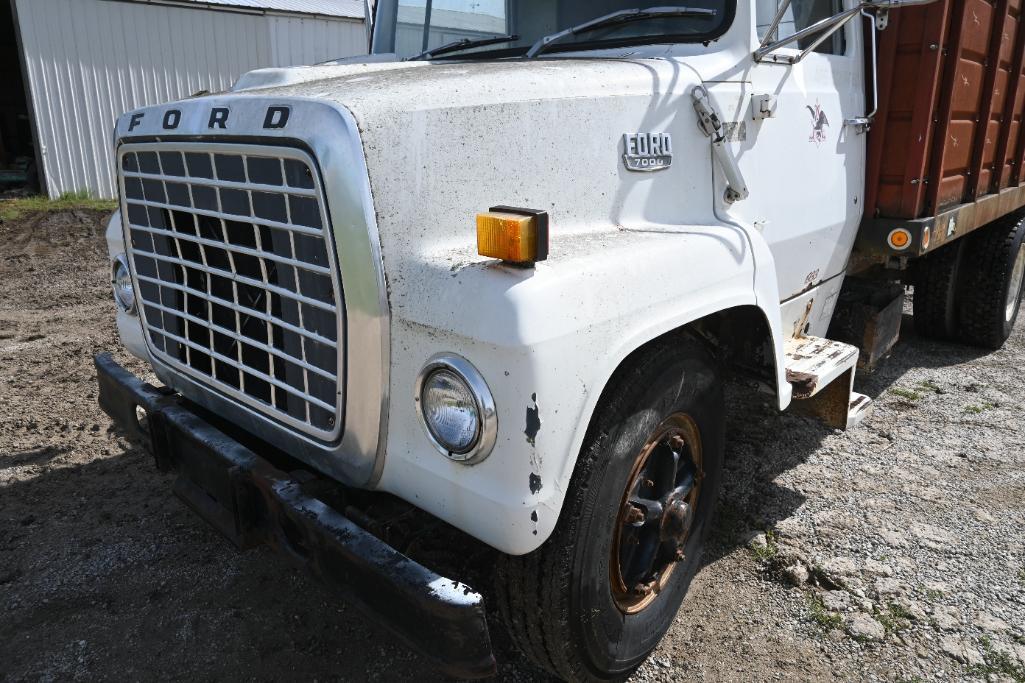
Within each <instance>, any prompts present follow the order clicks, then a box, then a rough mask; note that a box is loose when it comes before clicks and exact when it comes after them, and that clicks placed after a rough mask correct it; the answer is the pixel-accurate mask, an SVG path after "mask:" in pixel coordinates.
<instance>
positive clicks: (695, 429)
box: [496, 336, 724, 681]
mask: <svg viewBox="0 0 1025 683" xmlns="http://www.w3.org/2000/svg"><path fill="white" fill-rule="evenodd" d="M723 415H724V406H723V396H722V387H721V384H720V379H719V375H718V372H717V369H716V365H715V362H714V359H713V358H712V356H711V355H710V353H709V352H708V351H707V350H706V348H705V347H704V346H703V345H702V344H701V343H699V342H698V341H696V340H694V339H692V338H690V337H683V336H676V337H674V338H672V339H669V340H666V341H664V342H661V343H659V344H657V345H656V346H655V347H653V348H649V349H646V350H645V351H644V352H643V353H642V354H641V355H639V356H637V357H635V358H633V359H631V360H628V361H627V363H626V364H625V365H624V367H623V368H622V369H621V370H620V371H619V372H618V373H617V375H616V377H615V378H614V379H613V381H612V384H611V385H610V388H609V390H608V391H607V392H606V396H605V397H604V398H603V404H602V405H601V406H600V407H599V409H598V411H597V413H596V415H595V418H594V421H593V423H592V425H591V427H590V429H589V432H588V435H587V439H586V441H585V444H584V447H583V449H582V451H581V454H580V457H579V459H578V461H577V465H576V469H575V471H574V475H573V480H572V482H571V484H570V489H569V491H568V492H567V496H566V501H565V503H564V506H563V510H562V514H561V516H560V518H559V523H558V525H557V526H556V529H555V532H554V533H553V534H552V537H551V538H550V539H549V540H548V541H547V542H546V543H545V544H544V545H543V546H542V547H541V548H540V549H538V550H537V551H535V552H533V553H531V554H529V555H526V556H523V557H509V556H505V557H503V558H502V559H501V561H500V562H499V566H498V571H497V586H496V589H497V590H496V593H497V595H498V601H499V609H500V612H501V614H502V617H503V620H504V621H505V623H506V626H507V627H508V630H509V633H510V635H511V637H512V639H513V641H514V642H515V644H516V645H517V646H518V647H519V649H520V650H521V651H522V652H523V653H524V654H525V655H526V656H527V657H528V658H529V659H531V660H532V661H534V662H535V663H536V664H537V665H539V666H540V667H542V668H544V669H546V670H548V671H549V672H550V673H552V674H554V675H556V676H559V677H561V678H563V679H566V680H570V681H612V680H621V679H624V678H626V677H627V676H629V674H630V673H631V672H632V671H633V670H634V669H635V668H636V667H637V666H638V665H640V663H641V662H643V661H644V659H645V658H646V657H647V656H648V655H649V654H650V652H651V651H652V650H653V649H654V648H655V646H656V645H658V643H659V641H660V640H661V639H662V637H663V636H664V635H665V633H666V631H667V630H668V629H669V627H670V625H671V624H672V622H673V619H674V618H675V617H676V613H677V611H678V610H679V607H680V604H681V602H682V601H683V598H684V595H685V594H686V592H687V589H688V587H689V585H690V582H691V580H692V579H693V577H694V575H695V574H696V572H697V570H698V567H699V565H700V561H701V551H702V547H703V545H704V541H705V538H706V536H707V534H708V531H709V529H710V528H711V524H712V518H713V514H714V509H715V504H716V500H717V498H718V494H719V485H720V480H721V473H722V459H723Z"/></svg>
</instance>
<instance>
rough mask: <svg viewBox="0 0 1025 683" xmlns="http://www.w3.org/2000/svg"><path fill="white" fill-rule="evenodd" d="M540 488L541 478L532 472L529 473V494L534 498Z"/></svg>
mask: <svg viewBox="0 0 1025 683" xmlns="http://www.w3.org/2000/svg"><path fill="white" fill-rule="evenodd" d="M541 488H542V486H541V477H540V475H537V474H534V473H533V472H531V473H530V492H531V493H533V494H534V495H535V496H536V495H537V492H538V491H540V490H541Z"/></svg>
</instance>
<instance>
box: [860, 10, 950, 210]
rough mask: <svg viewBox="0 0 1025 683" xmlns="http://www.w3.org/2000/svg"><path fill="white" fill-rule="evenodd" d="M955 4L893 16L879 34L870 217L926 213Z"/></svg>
mask: <svg viewBox="0 0 1025 683" xmlns="http://www.w3.org/2000/svg"><path fill="white" fill-rule="evenodd" d="M951 8H952V0H942V1H941V2H938V3H936V4H934V5H929V10H930V11H928V12H927V11H926V10H925V8H908V9H902V10H900V11H899V12H893V13H892V14H891V15H890V27H889V28H888V29H887V30H886V31H883V32H882V33H880V35H879V70H878V73H879V93H880V94H879V112H878V114H877V117H876V122H875V125H873V127H872V130H871V132H870V133H869V139H868V178H867V183H866V187H867V188H868V196H867V206H868V209H869V215H870V216H875V217H879V216H887V217H899V218H914V217H917V216H919V215H921V213H922V212H923V211H924V208H925V196H926V188H927V187H928V184H927V181H928V179H927V169H928V164H929V160H930V157H931V154H932V151H933V135H934V130H935V125H936V122H935V121H934V112H935V111H936V109H937V108H938V106H939V100H940V97H941V94H942V92H941V87H940V86H941V77H942V74H943V67H944V63H945V60H944V51H943V50H942V49H941V48H940V46H941V45H942V44H943V43H944V41H945V39H946V36H947V32H948V31H949V28H950V17H951V14H952V9H951Z"/></svg>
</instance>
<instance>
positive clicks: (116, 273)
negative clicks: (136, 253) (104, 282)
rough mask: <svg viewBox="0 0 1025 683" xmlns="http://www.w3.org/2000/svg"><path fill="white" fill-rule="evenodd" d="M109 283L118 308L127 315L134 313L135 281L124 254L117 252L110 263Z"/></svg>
mask: <svg viewBox="0 0 1025 683" xmlns="http://www.w3.org/2000/svg"><path fill="white" fill-rule="evenodd" d="M110 284H111V287H112V288H113V290H114V301H115V302H116V303H117V305H118V308H120V309H121V310H122V311H124V312H125V313H128V314H129V315H135V313H136V311H137V303H136V301H137V300H136V296H135V282H134V281H133V280H132V269H131V268H130V267H129V265H128V257H126V256H125V255H124V254H118V255H117V256H115V257H114V258H113V260H112V261H111V263H110ZM126 285H127V286H126Z"/></svg>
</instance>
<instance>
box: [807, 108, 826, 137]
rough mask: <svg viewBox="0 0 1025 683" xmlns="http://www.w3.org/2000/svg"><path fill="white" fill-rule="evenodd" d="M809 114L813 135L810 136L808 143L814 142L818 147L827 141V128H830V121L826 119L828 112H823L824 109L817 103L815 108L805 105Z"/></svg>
mask: <svg viewBox="0 0 1025 683" xmlns="http://www.w3.org/2000/svg"><path fill="white" fill-rule="evenodd" d="M804 106H805V107H806V108H807V109H808V112H809V113H810V114H811V125H812V129H811V135H810V136H808V142H814V143H815V144H816V145H821V144H822V143H823V142H825V141H826V128H827V127H828V126H829V119H827V118H826V112H824V111H822V107H821V106H819V103H818V102H816V103H815V106H814V107H812V106H811V105H808V104H806V105H804Z"/></svg>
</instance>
